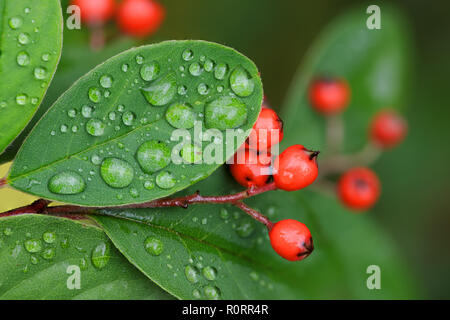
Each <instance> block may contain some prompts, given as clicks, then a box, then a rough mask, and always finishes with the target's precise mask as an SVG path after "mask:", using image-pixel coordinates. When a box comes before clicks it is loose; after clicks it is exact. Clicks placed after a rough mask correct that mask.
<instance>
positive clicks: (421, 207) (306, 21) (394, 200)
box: [40, 0, 450, 299]
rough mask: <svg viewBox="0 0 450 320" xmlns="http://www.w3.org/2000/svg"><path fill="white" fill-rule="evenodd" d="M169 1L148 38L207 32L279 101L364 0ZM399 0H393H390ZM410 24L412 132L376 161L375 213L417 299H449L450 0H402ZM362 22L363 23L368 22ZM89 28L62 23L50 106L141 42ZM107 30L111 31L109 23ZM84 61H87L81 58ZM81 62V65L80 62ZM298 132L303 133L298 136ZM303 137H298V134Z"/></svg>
mask: <svg viewBox="0 0 450 320" xmlns="http://www.w3.org/2000/svg"><path fill="white" fill-rule="evenodd" d="M62 2H63V3H65V2H66V1H62ZM160 2H161V3H162V4H163V5H164V6H165V7H166V9H167V17H166V20H165V21H164V23H163V26H162V28H161V29H160V30H159V31H158V32H157V33H156V34H155V35H154V36H153V37H151V38H149V39H146V40H145V41H143V42H140V43H139V44H141V43H151V42H157V41H160V40H166V39H203V40H210V41H214V42H219V43H222V44H225V45H228V46H231V47H233V48H235V49H237V50H238V51H240V52H242V53H244V54H245V55H247V56H248V57H250V58H251V59H252V60H253V61H254V62H255V63H256V64H257V65H258V67H259V69H260V71H261V75H262V79H263V82H264V88H265V94H266V95H267V98H268V100H269V102H270V104H271V105H272V107H273V108H275V109H279V107H280V106H281V105H282V103H283V99H284V97H285V94H286V92H287V89H288V87H289V84H290V82H291V80H292V77H293V75H294V73H295V72H296V70H297V67H298V66H299V64H300V63H301V61H302V58H303V56H304V54H305V53H306V51H307V49H308V47H309V46H310V45H311V44H312V42H313V41H314V39H315V38H316V37H317V35H318V34H319V33H320V31H321V30H322V29H323V28H324V26H325V25H326V24H327V23H328V22H329V21H330V20H331V19H333V18H334V17H335V16H336V15H338V14H339V13H341V12H344V11H346V10H347V9H348V8H351V7H354V6H355V5H358V6H360V7H361V10H364V11H365V8H367V5H368V4H378V5H379V6H380V7H381V12H383V3H386V2H385V1H383V2H380V1H378V2H370V3H368V4H366V5H361V2H360V1H343V0H340V1H337V0H334V1H331V0H328V1H326V0H318V1H294V0H291V1H287V0H285V1H273V0H244V1H242V0H227V1H211V0H191V1H182V0H160ZM390 2H393V1H390ZM395 3H396V5H397V7H398V8H399V10H400V11H401V12H403V13H404V15H405V16H406V18H407V20H408V21H409V23H410V27H411V32H412V38H413V41H414V43H413V49H414V50H415V52H413V57H414V64H413V72H412V76H413V79H411V80H412V87H411V91H410V94H409V96H408V103H407V104H408V108H406V111H405V112H406V117H407V119H408V121H409V125H410V132H409V136H408V138H407V139H406V141H405V142H404V143H403V144H402V145H401V146H400V147H398V148H396V149H394V150H392V151H389V152H387V153H385V154H384V155H383V156H382V157H381V159H380V161H378V162H377V164H376V165H375V167H374V168H375V170H376V171H377V173H378V174H379V175H380V179H381V181H382V183H383V194H382V197H381V199H380V201H379V204H378V205H377V206H376V207H375V209H374V210H372V211H371V212H370V213H367V214H370V215H372V216H373V217H374V218H376V219H377V220H379V222H380V223H381V224H382V225H383V227H384V228H385V229H386V230H387V231H388V232H389V233H390V234H391V235H392V237H393V238H394V239H395V240H396V242H397V243H398V246H399V247H400V249H401V252H402V253H403V256H404V257H405V258H406V260H407V262H408V264H409V266H410V269H411V270H412V272H413V274H414V276H415V278H416V280H417V283H418V286H419V288H420V290H421V291H420V292H419V298H433V299H439V298H441V299H442V298H443V299H448V298H450V274H449V272H448V271H449V270H450V248H449V244H450V232H449V231H450V215H449V213H450V197H448V193H449V191H450V188H449V183H448V180H449V178H450V166H449V165H448V160H449V159H450V157H449V156H450V154H449V153H450V148H449V147H448V145H449V143H448V139H449V138H450V126H448V119H450V108H447V106H448V91H447V90H448V85H449V80H448V75H450V39H449V35H450V20H449V19H448V12H450V2H448V1H443V0H442V1H433V4H432V5H431V4H430V3H429V2H426V1H421V0H403V1H395ZM364 23H365V22H364V21H362V25H364ZM85 31H86V30H82V31H81V32H80V31H70V30H65V39H64V46H65V47H64V49H63V57H64V58H63V60H62V61H61V64H60V67H59V69H58V71H57V75H56V77H55V81H54V82H53V84H52V86H51V88H50V90H49V92H48V95H47V97H46V99H45V102H44V103H43V105H42V106H41V108H40V113H42V112H43V110H45V109H46V108H47V107H48V106H49V105H50V104H51V103H52V102H53V101H54V100H55V99H56V98H57V97H58V96H59V94H61V92H62V91H64V90H65V89H67V87H68V86H69V85H70V84H72V83H73V81H74V80H76V79H77V78H78V77H79V76H81V75H82V74H84V73H85V72H87V71H88V70H89V69H91V68H92V67H93V66H95V65H97V64H98V63H100V62H102V61H103V60H105V58H107V57H109V56H111V55H113V54H114V53H117V52H120V51H122V50H123V49H125V48H128V47H130V46H133V45H137V44H138V43H136V42H132V40H125V41H122V40H119V41H116V40H117V39H114V40H111V41H110V42H109V44H108V46H107V47H106V48H105V49H104V50H103V51H102V52H97V53H93V52H91V51H90V50H89V48H88V45H87V42H88V40H87V34H86V32H85ZM110 35H112V36H114V29H113V27H111V30H110ZM80 61H82V65H80ZM75 64H76V66H77V67H76V68H74V65H75ZM299 139H301V137H299ZM299 143H301V141H299Z"/></svg>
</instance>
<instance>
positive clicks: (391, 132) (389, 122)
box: [370, 110, 408, 148]
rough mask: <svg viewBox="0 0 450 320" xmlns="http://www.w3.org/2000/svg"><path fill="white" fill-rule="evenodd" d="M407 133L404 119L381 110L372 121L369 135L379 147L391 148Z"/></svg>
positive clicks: (394, 113) (389, 111) (391, 112)
mask: <svg viewBox="0 0 450 320" xmlns="http://www.w3.org/2000/svg"><path fill="white" fill-rule="evenodd" d="M407 131H408V125H407V123H406V121H405V119H403V118H402V117H401V116H400V115H399V114H397V113H396V112H395V111H393V110H382V111H380V112H379V113H378V114H376V115H375V117H374V119H373V121H372V125H371V128H370V135H371V139H372V141H373V142H375V143H376V144H377V145H379V146H380V147H382V148H391V147H394V146H396V145H397V144H399V143H400V142H402V140H403V139H404V138H405V136H406V132H407Z"/></svg>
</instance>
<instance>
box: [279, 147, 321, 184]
mask: <svg viewBox="0 0 450 320" xmlns="http://www.w3.org/2000/svg"><path fill="white" fill-rule="evenodd" d="M318 154H319V152H318V151H311V150H308V149H306V148H305V147H304V146H302V145H299V144H296V145H293V146H290V147H289V148H287V149H286V150H284V151H283V152H282V153H281V154H280V155H279V156H278V157H277V158H276V159H275V164H274V175H273V178H274V180H275V184H276V186H277V187H278V188H279V189H283V190H286V191H294V190H300V189H303V188H305V187H307V186H309V185H310V184H311V183H313V182H314V180H316V178H317V175H318V174H319V168H318V166H317V156H318Z"/></svg>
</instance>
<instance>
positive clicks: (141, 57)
mask: <svg viewBox="0 0 450 320" xmlns="http://www.w3.org/2000/svg"><path fill="white" fill-rule="evenodd" d="M136 63H137V64H143V63H144V57H143V56H141V55H137V56H136Z"/></svg>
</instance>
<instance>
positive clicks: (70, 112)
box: [67, 109, 77, 118]
mask: <svg viewBox="0 0 450 320" xmlns="http://www.w3.org/2000/svg"><path fill="white" fill-rule="evenodd" d="M67 115H68V116H69V118H75V117H76V115H77V110H75V109H70V110H69V111H67Z"/></svg>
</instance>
